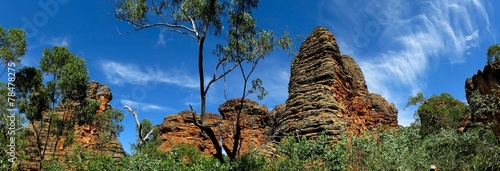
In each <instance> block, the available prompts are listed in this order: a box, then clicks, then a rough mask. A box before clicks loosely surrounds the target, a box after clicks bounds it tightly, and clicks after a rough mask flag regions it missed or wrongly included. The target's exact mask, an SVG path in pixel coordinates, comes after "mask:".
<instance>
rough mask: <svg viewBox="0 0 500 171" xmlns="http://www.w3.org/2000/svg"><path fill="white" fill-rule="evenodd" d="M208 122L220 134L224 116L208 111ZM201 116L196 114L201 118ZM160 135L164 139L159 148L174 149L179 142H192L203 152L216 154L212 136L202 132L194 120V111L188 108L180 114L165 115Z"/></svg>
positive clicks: (160, 126)
mask: <svg viewBox="0 0 500 171" xmlns="http://www.w3.org/2000/svg"><path fill="white" fill-rule="evenodd" d="M206 116H207V117H206V119H207V122H206V124H207V125H209V126H210V127H211V128H212V130H213V131H214V133H215V135H220V133H219V130H220V128H219V127H220V124H221V123H222V121H221V120H222V118H221V117H220V116H219V115H217V114H213V113H207V115H206ZM199 117H200V116H199V115H196V118H197V119H198V120H199V119H200V118H199ZM158 130H159V137H160V138H161V140H162V143H161V145H160V146H159V150H161V151H163V152H166V151H170V150H171V149H172V146H175V145H179V144H192V145H194V146H195V148H196V149H198V150H200V151H201V152H202V153H203V154H206V155H214V154H215V153H216V150H215V148H214V146H213V145H212V141H210V137H208V135H207V134H206V133H204V132H202V131H201V130H200V129H199V128H198V127H197V126H196V125H194V122H193V113H192V111H189V110H186V111H182V112H180V113H179V114H173V115H169V116H167V117H165V119H163V122H162V123H161V124H160V125H158Z"/></svg>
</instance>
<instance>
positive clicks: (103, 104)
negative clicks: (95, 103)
mask: <svg viewBox="0 0 500 171" xmlns="http://www.w3.org/2000/svg"><path fill="white" fill-rule="evenodd" d="M87 95H88V97H89V98H90V99H95V100H99V102H100V104H99V108H98V109H97V113H102V112H104V111H105V110H106V109H109V108H111V106H110V105H109V102H110V101H111V100H113V94H112V93H111V89H109V87H108V86H107V85H104V84H99V83H98V82H97V81H95V80H93V81H92V82H90V84H89V91H87Z"/></svg>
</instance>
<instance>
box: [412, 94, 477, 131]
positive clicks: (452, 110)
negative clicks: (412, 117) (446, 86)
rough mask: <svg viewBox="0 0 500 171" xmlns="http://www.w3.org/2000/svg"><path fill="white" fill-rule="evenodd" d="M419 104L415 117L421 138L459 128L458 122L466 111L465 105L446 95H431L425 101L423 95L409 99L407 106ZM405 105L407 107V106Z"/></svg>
mask: <svg viewBox="0 0 500 171" xmlns="http://www.w3.org/2000/svg"><path fill="white" fill-rule="evenodd" d="M417 104H420V105H419V107H418V110H417V111H416V116H417V117H418V119H419V122H420V134H421V135H422V136H425V135H428V134H435V133H438V132H439V131H440V129H446V130H454V129H457V128H458V126H459V121H460V119H461V118H463V117H464V116H465V114H466V112H467V111H468V108H467V106H466V104H465V103H463V102H461V101H459V100H457V99H455V98H453V97H452V96H451V95H450V94H448V93H442V94H441V95H439V96H436V95H433V96H432V97H430V98H429V99H425V98H424V96H423V93H418V94H417V95H416V96H413V97H410V98H409V102H408V105H417ZM408 105H407V106H408Z"/></svg>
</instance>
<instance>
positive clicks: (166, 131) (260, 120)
mask: <svg viewBox="0 0 500 171" xmlns="http://www.w3.org/2000/svg"><path fill="white" fill-rule="evenodd" d="M241 102H242V101H241V99H231V100H228V101H227V102H225V103H224V104H222V105H221V106H220V107H219V112H220V113H221V115H217V114H212V113H207V124H208V125H209V126H210V127H211V128H212V130H213V131H214V133H215V135H218V136H219V135H220V137H221V138H222V142H223V144H222V147H223V148H224V150H225V151H226V153H228V154H230V153H231V152H232V151H233V146H234V139H233V137H234V135H235V133H236V121H237V116H238V113H239V112H241V113H240V121H239V126H240V128H241V139H240V142H239V145H238V146H239V147H240V149H239V151H238V152H237V155H244V154H247V153H249V152H251V151H252V150H253V149H254V148H257V147H258V146H260V145H261V144H262V143H264V137H265V135H264V127H265V126H266V120H265V116H267V113H268V112H267V108H266V107H265V106H260V105H259V104H258V103H257V102H255V101H252V100H249V99H244V100H243V108H242V107H241ZM192 114H193V113H192V112H191V111H182V112H181V113H179V114H174V115H169V116H167V117H165V119H164V120H163V123H162V124H161V125H159V126H158V128H159V133H160V135H159V136H160V138H161V139H162V141H163V142H162V144H161V145H160V147H159V149H160V150H162V151H169V150H170V149H171V148H172V146H175V145H178V144H193V145H194V146H195V147H196V148H197V149H198V150H200V151H201V152H203V153H204V154H207V155H214V154H215V153H216V150H215V148H214V147H213V145H212V141H211V140H210V138H209V137H208V135H206V133H203V132H202V131H201V130H200V129H199V128H198V127H197V126H196V125H195V124H194V123H193V116H192ZM221 116H222V117H221ZM196 117H197V118H198V119H199V117H200V116H199V115H196Z"/></svg>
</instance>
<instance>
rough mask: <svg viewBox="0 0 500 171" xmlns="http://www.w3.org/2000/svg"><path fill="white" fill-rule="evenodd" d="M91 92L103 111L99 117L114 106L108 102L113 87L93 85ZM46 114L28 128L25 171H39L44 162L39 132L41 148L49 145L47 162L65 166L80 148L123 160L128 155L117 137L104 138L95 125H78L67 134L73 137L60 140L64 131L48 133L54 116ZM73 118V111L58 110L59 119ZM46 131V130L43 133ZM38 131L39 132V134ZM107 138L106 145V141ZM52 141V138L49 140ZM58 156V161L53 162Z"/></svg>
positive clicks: (108, 135) (22, 164)
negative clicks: (59, 133)
mask: <svg viewBox="0 0 500 171" xmlns="http://www.w3.org/2000/svg"><path fill="white" fill-rule="evenodd" d="M89 87H90V89H89V91H88V92H87V97H89V98H91V99H95V100H99V101H100V102H101V104H100V107H99V108H98V109H96V114H99V113H102V112H104V111H105V110H107V109H109V108H110V106H109V104H108V102H110V101H111V98H112V95H111V91H110V89H109V87H107V86H106V85H103V84H99V83H97V82H96V81H92V82H91V83H90V84H89ZM47 113H48V112H45V114H44V115H43V118H42V119H41V120H38V121H34V122H33V123H32V124H31V123H30V124H28V126H27V127H26V130H27V131H28V132H29V134H30V135H29V136H28V137H27V141H28V142H29V143H28V145H27V148H26V149H25V151H26V153H27V155H28V159H27V160H26V161H24V162H23V163H21V167H22V168H23V170H38V163H39V161H40V160H41V158H40V155H38V154H37V151H38V145H37V138H36V135H35V134H36V132H39V137H40V142H41V143H42V144H41V145H42V146H44V145H45V142H47V148H46V150H45V151H46V152H45V155H44V158H43V160H46V161H53V160H56V161H59V163H60V164H62V165H64V164H65V163H66V162H68V161H66V159H69V160H70V162H71V159H72V157H73V152H74V150H75V148H76V146H80V147H81V150H82V151H93V152H96V153H98V154H109V155H112V157H113V158H115V159H119V158H121V157H123V156H124V155H125V151H124V150H123V148H122V145H121V143H120V141H119V140H118V138H117V137H115V136H114V135H112V134H111V135H110V134H104V133H103V132H101V131H100V130H99V129H98V128H97V127H95V126H92V125H78V124H74V127H73V129H72V130H65V131H70V132H73V133H72V134H71V135H70V137H67V136H66V134H62V135H60V136H57V135H56V132H60V131H62V130H57V127H55V126H54V125H53V126H52V128H51V131H50V132H49V130H48V123H49V121H50V115H48V114H47ZM71 115H72V112H71V111H68V110H66V109H64V108H63V107H57V108H56V115H55V117H59V118H63V117H66V118H68V117H69V116H71ZM40 128H42V129H40ZM35 129H37V131H35ZM104 136H106V137H105V138H106V139H107V140H106V141H103V140H102V138H103V137H104ZM45 137H48V138H45ZM52 156H54V158H52Z"/></svg>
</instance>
